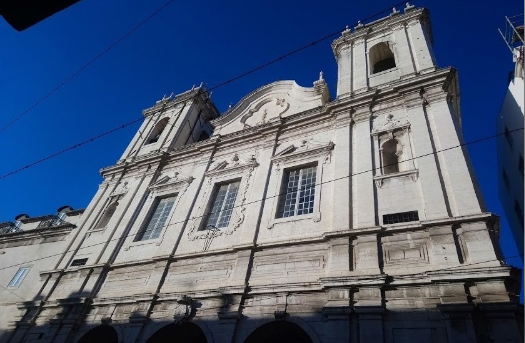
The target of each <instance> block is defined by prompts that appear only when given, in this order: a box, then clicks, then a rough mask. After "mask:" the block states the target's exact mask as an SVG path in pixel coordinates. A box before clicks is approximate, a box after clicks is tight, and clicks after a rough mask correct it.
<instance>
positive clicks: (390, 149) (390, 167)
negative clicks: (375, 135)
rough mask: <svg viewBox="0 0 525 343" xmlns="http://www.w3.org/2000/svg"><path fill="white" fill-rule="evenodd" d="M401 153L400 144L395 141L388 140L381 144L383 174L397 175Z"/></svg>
mask: <svg viewBox="0 0 525 343" xmlns="http://www.w3.org/2000/svg"><path fill="white" fill-rule="evenodd" d="M402 152H403V151H402V147H401V144H399V142H398V141H397V140H396V139H390V140H388V141H386V142H385V143H383V146H382V155H383V174H391V173H397V172H398V171H399V161H400V156H401V154H402Z"/></svg>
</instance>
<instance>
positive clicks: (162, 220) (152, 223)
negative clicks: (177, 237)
mask: <svg viewBox="0 0 525 343" xmlns="http://www.w3.org/2000/svg"><path fill="white" fill-rule="evenodd" d="M174 203H175V196H170V197H167V198H162V199H159V200H158V201H157V203H156V205H155V209H154V210H153V212H152V213H151V216H150V217H149V220H148V223H147V224H146V225H145V227H144V229H143V230H142V231H141V232H139V233H138V234H137V238H136V239H135V241H145V240H148V239H155V238H159V236H160V233H161V232H162V229H163V228H164V224H166V222H167V221H168V215H169V214H170V212H171V209H172V208H173V204H174Z"/></svg>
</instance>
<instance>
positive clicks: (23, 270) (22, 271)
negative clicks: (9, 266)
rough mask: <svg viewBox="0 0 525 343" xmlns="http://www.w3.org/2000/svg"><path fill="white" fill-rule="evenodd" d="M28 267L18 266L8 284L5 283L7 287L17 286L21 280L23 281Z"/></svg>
mask: <svg viewBox="0 0 525 343" xmlns="http://www.w3.org/2000/svg"><path fill="white" fill-rule="evenodd" d="M29 269H30V268H29V267H22V268H19V269H18V271H17V272H16V274H15V276H13V278H12V279H11V281H10V282H9V284H8V285H7V286H8V287H17V286H19V285H20V284H21V283H22V281H24V278H25V277H26V275H27V273H28V272H29Z"/></svg>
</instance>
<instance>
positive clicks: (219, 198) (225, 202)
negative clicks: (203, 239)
mask: <svg viewBox="0 0 525 343" xmlns="http://www.w3.org/2000/svg"><path fill="white" fill-rule="evenodd" d="M240 184H241V182H240V181H233V182H230V183H225V184H222V185H220V186H219V189H218V190H217V193H215V199H214V200H213V204H212V205H211V209H210V212H209V213H208V219H207V221H206V225H205V226H204V227H203V229H207V228H210V227H212V228H217V229H219V228H221V227H227V226H228V224H230V218H231V216H232V212H233V207H234V206H235V200H236V199H237V193H238V192H239V185H240Z"/></svg>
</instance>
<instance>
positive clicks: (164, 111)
mask: <svg viewBox="0 0 525 343" xmlns="http://www.w3.org/2000/svg"><path fill="white" fill-rule="evenodd" d="M142 114H143V115H144V118H145V120H144V122H143V123H142V125H141V126H140V128H139V130H138V131H137V133H136V134H135V136H134V137H133V139H132V140H131V142H130V143H129V145H128V147H127V148H126V150H125V151H124V154H122V157H121V158H120V161H123V160H127V159H132V158H135V157H137V156H142V155H146V154H148V153H151V152H154V151H158V150H168V149H170V148H175V147H179V146H183V145H186V144H190V143H194V142H197V141H200V140H203V139H207V138H209V137H210V136H211V134H212V128H211V126H210V124H209V121H210V120H212V119H215V118H217V117H218V116H219V112H218V110H217V108H216V107H215V105H214V104H213V102H211V101H210V99H209V93H208V92H207V91H206V90H205V89H204V88H203V87H202V86H199V87H193V88H192V89H190V90H188V91H186V92H184V93H181V94H177V95H173V93H172V94H171V95H170V96H169V97H167V96H164V97H163V98H162V99H161V100H159V101H157V102H156V104H155V106H153V107H151V108H148V109H146V110H144V111H143V112H142ZM120 161H119V162H120Z"/></svg>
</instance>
